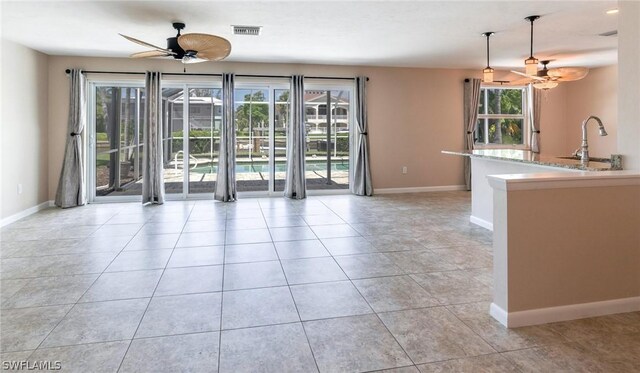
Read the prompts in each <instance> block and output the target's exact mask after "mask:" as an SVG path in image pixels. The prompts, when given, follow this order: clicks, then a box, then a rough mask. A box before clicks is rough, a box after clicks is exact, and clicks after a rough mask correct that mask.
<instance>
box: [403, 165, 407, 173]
mask: <svg viewBox="0 0 640 373" xmlns="http://www.w3.org/2000/svg"><path fill="white" fill-rule="evenodd" d="M402 173H403V174H406V173H407V166H402Z"/></svg>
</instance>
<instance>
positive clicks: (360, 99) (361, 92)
mask: <svg viewBox="0 0 640 373" xmlns="http://www.w3.org/2000/svg"><path fill="white" fill-rule="evenodd" d="M366 81H367V78H366V77H362V76H359V77H357V78H356V130H357V133H356V138H355V144H356V148H355V152H354V153H355V159H354V172H353V183H352V184H351V193H353V194H357V195H359V196H371V195H373V185H372V184H371V169H370V168H369V136H368V134H367V129H368V127H369V125H368V123H367V97H366V87H365V85H366Z"/></svg>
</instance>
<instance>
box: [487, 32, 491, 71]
mask: <svg viewBox="0 0 640 373" xmlns="http://www.w3.org/2000/svg"><path fill="white" fill-rule="evenodd" d="M490 36H491V34H490V33H487V68H488V67H489V37H490Z"/></svg>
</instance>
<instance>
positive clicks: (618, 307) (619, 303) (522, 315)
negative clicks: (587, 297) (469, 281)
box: [489, 297, 640, 328]
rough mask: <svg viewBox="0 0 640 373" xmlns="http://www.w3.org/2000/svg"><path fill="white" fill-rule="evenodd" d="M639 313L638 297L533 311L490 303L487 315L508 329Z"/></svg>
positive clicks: (639, 298)
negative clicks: (513, 310) (505, 308)
mask: <svg viewBox="0 0 640 373" xmlns="http://www.w3.org/2000/svg"><path fill="white" fill-rule="evenodd" d="M637 311H640V297H631V298H622V299H612V300H605V301H600V302H591V303H581V304H570V305H567V306H558V307H549V308H538V309H535V310H527V311H518V312H510V313H509V312H506V311H505V310H503V309H502V308H501V307H499V306H498V305H496V304H495V303H491V309H490V311H489V313H490V314H491V316H493V318H494V319H496V320H498V321H499V322H500V323H501V324H502V325H504V326H506V327H508V328H517V327H520V326H530V325H540V324H547V323H552V322H558V321H568V320H576V319H584V318H587V317H597V316H604V315H612V314H616V313H624V312H637Z"/></svg>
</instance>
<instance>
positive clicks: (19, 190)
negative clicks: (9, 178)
mask: <svg viewBox="0 0 640 373" xmlns="http://www.w3.org/2000/svg"><path fill="white" fill-rule="evenodd" d="M18 194H22V184H18Z"/></svg>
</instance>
